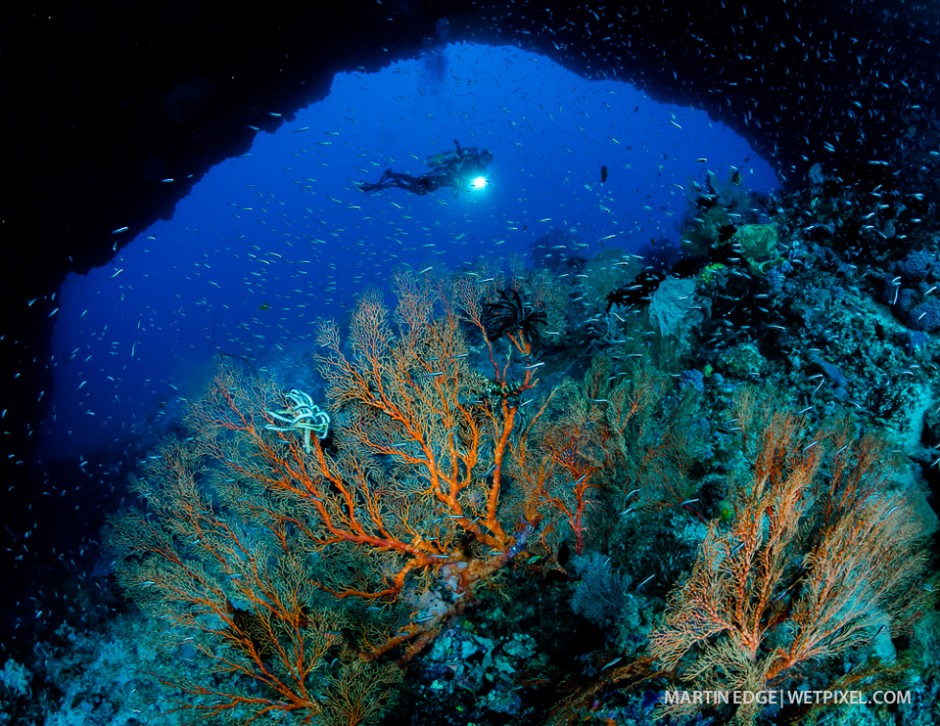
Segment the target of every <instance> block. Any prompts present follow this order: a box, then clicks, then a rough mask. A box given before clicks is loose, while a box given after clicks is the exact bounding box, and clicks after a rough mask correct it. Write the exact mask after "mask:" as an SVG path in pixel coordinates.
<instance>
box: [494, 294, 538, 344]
mask: <svg viewBox="0 0 940 726" xmlns="http://www.w3.org/2000/svg"><path fill="white" fill-rule="evenodd" d="M482 323H483V327H484V328H485V329H486V336H487V337H488V338H489V339H490V340H496V339H497V338H501V337H502V336H504V335H507V336H509V337H510V338H513V339H516V337H517V336H521V338H522V339H523V340H524V341H525V342H526V343H528V345H529V348H530V352H532V353H534V352H535V351H537V350H538V349H539V348H541V347H542V336H541V334H540V332H539V326H540V325H546V324H547V323H548V315H546V314H545V311H544V310H539V309H536V307H535V305H533V304H532V303H531V302H530V301H529V299H528V298H527V297H526V295H525V293H524V292H521V291H520V290H516V289H509V290H500V291H499V299H498V300H496V301H495V302H489V303H486V304H485V306H484V309H483V315H482Z"/></svg>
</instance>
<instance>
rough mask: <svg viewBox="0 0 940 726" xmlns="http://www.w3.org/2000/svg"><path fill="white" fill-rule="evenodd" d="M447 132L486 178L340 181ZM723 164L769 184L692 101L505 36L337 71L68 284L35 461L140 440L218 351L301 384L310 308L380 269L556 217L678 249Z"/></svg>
mask: <svg viewBox="0 0 940 726" xmlns="http://www.w3.org/2000/svg"><path fill="white" fill-rule="evenodd" d="M277 111H278V110H277V109H271V112H272V113H276V112H277ZM454 139H459V141H460V143H461V144H462V145H464V146H479V147H484V148H487V149H489V150H490V151H492V152H493V154H494V161H493V163H492V164H491V165H490V168H489V170H488V173H487V175H486V179H487V183H486V185H485V186H483V188H481V189H477V190H470V191H464V192H461V193H456V194H455V193H452V192H451V191H450V190H442V191H439V192H436V193H435V194H433V195H428V196H424V197H420V196H412V195H409V194H408V193H406V192H404V191H402V190H399V189H390V190H386V191H383V192H380V193H377V194H371V195H366V194H364V193H363V192H361V191H360V190H358V189H357V188H356V186H355V182H356V181H357V180H370V181H375V180H377V179H378V177H379V176H380V175H381V173H382V171H383V169H385V168H386V167H390V168H393V169H394V170H396V171H402V172H408V173H412V174H420V173H422V171H423V170H425V169H426V166H425V164H424V158H425V157H426V156H428V155H430V154H433V153H436V152H439V151H448V150H450V149H452V148H453V141H454ZM703 159H704V160H706V161H703ZM602 165H603V166H606V167H607V170H608V178H607V181H606V183H603V184H602V183H601V177H600V170H601V166H602ZM731 165H735V166H737V167H739V168H740V169H741V172H742V174H743V178H744V184H745V186H746V187H748V188H750V189H754V190H757V191H765V192H766V191H769V190H771V189H773V188H775V187H776V186H777V180H776V178H775V176H774V174H773V171H772V170H771V168H770V166H769V165H768V164H767V163H766V162H765V161H764V160H762V159H760V158H759V157H758V156H757V154H756V153H755V152H754V151H753V150H752V149H751V148H750V147H749V146H748V144H747V143H746V142H745V141H744V140H743V139H742V138H740V137H739V136H737V135H736V134H735V133H733V132H732V131H731V130H730V129H728V128H726V127H724V126H722V125H720V124H716V123H712V122H711V121H710V120H709V118H708V117H707V115H706V114H705V113H704V112H701V111H697V110H693V109H689V108H684V107H680V106H672V105H664V104H661V103H658V102H654V101H652V100H651V99H650V98H649V97H648V96H646V95H645V94H644V93H642V92H641V91H638V90H636V89H635V88H633V87H631V86H629V85H625V84H623V83H616V82H612V81H587V80H585V79H582V78H579V77H578V76H576V75H574V74H573V73H570V72H569V71H567V70H565V69H563V68H562V67H560V66H558V65H556V64H555V63H553V62H552V61H549V60H547V59H546V58H544V57H541V56H538V55H534V54H531V53H527V52H524V51H521V50H519V49H516V48H510V47H491V46H485V45H467V44H460V45H450V46H447V47H444V48H439V49H437V50H435V51H433V52H431V53H429V54H426V55H425V56H423V57H422V58H419V59H414V60H408V61H402V62H397V63H393V64H391V65H390V66H389V67H387V68H386V69H385V70H383V71H381V72H380V73H376V74H363V73H348V74H340V75H337V76H336V78H335V79H334V82H333V87H332V90H331V92H330V95H329V97H328V98H327V99H325V100H324V101H323V102H321V103H317V104H314V105H313V106H311V107H309V108H307V109H305V110H303V111H301V112H299V113H298V114H297V116H296V119H295V120H294V121H292V122H290V123H285V124H284V125H283V126H282V128H281V129H280V130H278V132H277V133H275V134H260V135H259V136H258V137H257V138H256V140H255V143H254V145H253V146H252V148H251V151H250V153H248V154H245V155H244V156H241V157H239V158H235V159H230V160H228V161H226V162H224V163H222V164H219V165H218V166H216V167H215V168H213V169H212V170H211V171H210V172H209V173H208V174H207V175H206V177H205V178H204V179H203V180H202V181H200V182H199V183H198V185H196V187H195V188H194V189H193V191H192V193H191V194H190V195H189V196H188V197H186V198H185V199H184V200H182V201H181V202H180V203H179V204H178V205H177V208H176V214H175V216H174V218H173V219H172V221H169V222H159V223H157V224H155V225H153V226H152V227H151V228H150V229H148V230H146V231H145V232H143V233H141V234H139V236H138V237H137V238H136V239H135V240H134V241H133V243H132V244H130V245H128V246H127V247H125V248H124V250H123V251H122V252H121V253H120V254H119V255H118V256H117V257H116V258H115V259H114V261H113V262H112V263H111V264H110V265H108V266H106V267H103V268H99V269H97V270H94V271H93V272H91V273H90V274H88V275H85V276H77V275H72V276H70V277H69V278H68V280H67V281H66V283H65V285H64V286H63V289H62V292H61V295H60V312H59V314H58V323H57V327H56V331H55V336H54V341H53V346H54V357H53V364H54V367H55V390H54V393H53V395H52V400H51V406H50V417H49V419H48V420H47V422H46V425H45V427H44V431H43V444H44V452H45V455H47V456H68V457H75V456H81V455H83V454H86V455H87V454H88V453H90V452H93V451H95V450H97V449H100V448H102V447H107V446H113V445H114V444H116V443H120V442H121V441H123V440H126V439H127V437H130V436H141V435H143V434H145V433H154V432H159V430H160V428H161V425H162V424H161V421H165V420H167V419H169V418H171V417H170V416H167V415H166V413H167V412H168V411H174V410H178V403H179V402H180V400H181V399H183V398H185V397H187V396H192V395H196V394H197V392H198V391H199V390H200V388H201V387H202V386H203V385H204V383H205V381H206V380H207V379H208V377H209V376H210V374H211V371H212V370H213V368H214V365H215V363H214V360H213V359H214V357H215V356H216V353H217V349H222V350H224V351H225V352H226V353H230V354H233V355H239V356H245V357H246V358H247V359H249V360H251V361H252V362H253V363H254V364H256V365H259V366H260V365H263V364H270V363H272V362H274V361H280V362H281V363H280V364H281V365H282V367H283V366H284V365H291V366H294V368H295V369H296V375H297V377H298V379H299V378H302V377H304V376H307V377H309V375H310V374H309V372H308V371H306V370H304V369H305V368H308V367H309V362H310V357H309V356H310V353H312V352H313V350H314V347H315V342H314V334H315V329H316V322H317V320H318V319H319V318H322V317H340V318H342V317H343V316H344V315H345V314H346V312H347V310H348V309H349V307H350V305H351V304H352V303H353V302H354V299H355V296H356V294H357V293H358V292H361V291H362V290H363V289H366V288H369V287H377V288H380V289H386V288H387V287H388V285H389V283H390V280H391V277H392V274H393V272H394V271H395V270H396V269H398V268H401V267H404V266H411V267H413V268H415V269H417V270H423V269H425V268H427V267H429V266H431V265H434V266H436V267H439V268H445V267H446V268H448V269H451V270H454V269H459V268H460V267H461V266H463V265H465V264H466V263H468V262H472V261H473V260H475V259H477V258H479V257H480V256H481V255H484V256H486V257H489V258H495V257H502V258H508V257H509V255H511V254H525V253H526V252H527V251H528V250H529V249H530V247H531V245H532V243H533V242H534V241H535V240H537V239H538V238H539V237H541V236H542V235H544V234H545V233H547V232H549V231H550V230H552V229H554V228H562V229H566V230H569V231H570V232H572V233H573V234H574V235H576V236H577V237H578V238H579V239H580V240H581V242H582V243H584V244H585V245H586V246H585V247H584V249H582V250H580V251H581V253H582V254H590V253H591V252H592V251H596V250H597V249H599V248H600V247H602V246H618V247H621V248H624V249H627V250H636V249H638V248H639V247H641V246H642V245H644V244H646V243H648V242H649V240H650V239H651V238H667V239H670V240H673V241H677V240H678V236H679V235H678V229H679V225H680V223H681V220H682V217H683V215H684V214H685V212H686V210H687V196H686V192H685V191H684V190H685V188H686V187H687V186H688V185H689V182H690V180H691V179H697V180H699V181H702V180H703V178H704V175H705V171H706V169H712V170H714V171H716V172H718V173H719V175H720V176H723V175H727V173H728V168H729V167H730V166H731ZM166 183H173V182H172V181H167V182H166ZM133 233H134V230H131V231H130V232H128V234H133ZM285 361H290V363H285ZM291 375H292V373H291V370H283V369H282V370H281V371H280V372H279V376H280V377H281V378H284V379H289V378H290V377H291ZM285 382H286V383H288V384H289V381H288V380H285Z"/></svg>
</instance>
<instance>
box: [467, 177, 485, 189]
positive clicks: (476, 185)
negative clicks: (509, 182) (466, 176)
mask: <svg viewBox="0 0 940 726" xmlns="http://www.w3.org/2000/svg"><path fill="white" fill-rule="evenodd" d="M486 184H487V181H486V177H485V176H477V177H474V178H473V180H472V181H471V182H470V188H471V189H485V188H486Z"/></svg>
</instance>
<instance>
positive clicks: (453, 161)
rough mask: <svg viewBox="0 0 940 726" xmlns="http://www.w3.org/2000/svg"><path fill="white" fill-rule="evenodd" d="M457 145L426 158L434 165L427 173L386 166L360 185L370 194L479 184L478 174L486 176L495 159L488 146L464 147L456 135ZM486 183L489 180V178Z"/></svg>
mask: <svg viewBox="0 0 940 726" xmlns="http://www.w3.org/2000/svg"><path fill="white" fill-rule="evenodd" d="M454 146H455V147H456V150H455V151H446V152H443V153H440V154H434V155H433V156H429V157H428V158H427V159H426V161H427V164H428V166H429V167H431V170H430V171H429V172H428V173H427V174H422V175H420V176H412V175H411V174H402V173H400V172H397V171H392V170H391V169H386V170H385V171H384V172H383V173H382V177H381V178H380V179H379V180H378V181H377V182H375V183H374V184H373V183H371V182H364V181H361V182H356V185H357V186H358V187H359V188H360V189H361V190H362V191H364V192H366V193H367V194H368V193H370V192H377V191H379V190H381V189H389V188H391V187H398V188H399V189H404V190H405V191H406V192H411V193H413V194H427V193H428V192H436V191H437V190H438V189H441V188H443V187H453V188H454V189H455V190H460V189H461V188H464V189H466V188H467V187H469V186H471V185H475V184H476V183H477V182H476V179H477V178H480V179H482V177H483V174H484V173H485V172H486V167H487V166H489V163H490V162H491V161H492V160H493V155H492V154H491V153H490V152H489V151H487V150H486V149H478V148H476V147H475V146H468V147H466V148H464V147H462V146H461V145H460V142H458V141H457V140H456V139H454ZM483 183H484V184H485V181H484V182H483Z"/></svg>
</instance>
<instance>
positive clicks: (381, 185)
mask: <svg viewBox="0 0 940 726" xmlns="http://www.w3.org/2000/svg"><path fill="white" fill-rule="evenodd" d="M393 173H394V172H392V170H391V169H386V170H385V171H383V172H382V176H381V177H379V180H378V181H377V182H375V183H372V182H366V181H358V182H356V186H357V187H359V189H360V190H361V191H364V192H365V193H366V194H369V193H371V192H377V191H380V190H382V189H385V188H386V187H388V186H390V185H389V184H387V183H386V182H387V181H388V178H389V177H390V176H391V175H392V174H393Z"/></svg>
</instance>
